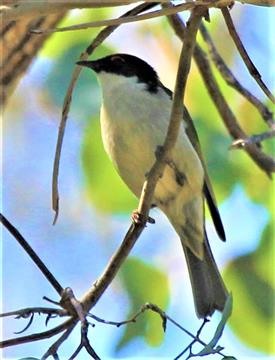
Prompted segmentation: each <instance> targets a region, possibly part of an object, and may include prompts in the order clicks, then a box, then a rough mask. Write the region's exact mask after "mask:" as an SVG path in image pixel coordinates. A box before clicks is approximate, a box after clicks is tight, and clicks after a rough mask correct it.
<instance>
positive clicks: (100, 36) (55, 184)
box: [52, 3, 157, 224]
mask: <svg viewBox="0 0 275 360" xmlns="http://www.w3.org/2000/svg"><path fill="white" fill-rule="evenodd" d="M155 5H157V3H152V4H141V5H139V6H137V7H135V8H134V9H132V10H130V11H128V12H126V13H125V14H124V15H122V17H125V16H128V15H134V14H139V13H140V12H142V11H145V10H148V9H150V8H151V7H153V6H155ZM117 27H118V25H113V26H108V27H106V28H104V29H103V30H102V31H100V33H99V34H98V35H97V36H96V38H95V39H94V40H93V42H92V43H91V44H90V45H89V46H88V47H87V49H86V50H85V51H84V52H83V53H82V54H81V55H80V58H79V60H87V58H88V56H89V55H91V54H92V53H93V52H94V50H95V49H96V48H97V47H98V46H99V45H100V44H101V43H102V42H103V41H104V40H105V39H106V38H107V37H108V36H109V35H111V33H112V32H113V31H114V30H115V29H116V28H117ZM81 69H82V68H81V66H76V67H75V69H74V71H73V74H72V78H71V81H70V84H69V87H68V89H67V92H66V95H65V98H64V102H63V108H62V118H61V121H60V124H59V131H58V138H57V144H56V150H55V158H54V165H53V176H52V208H53V210H54V211H55V217H54V221H53V223H54V224H55V222H56V220H57V217H58V213H59V193H58V175H59V164H60V157H61V149H62V144H63V138H64V134H65V128H66V123H67V118H68V114H69V111H70V105H71V101H72V94H73V90H74V87H75V84H76V81H77V79H78V77H79V74H80V72H81Z"/></svg>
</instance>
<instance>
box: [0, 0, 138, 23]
mask: <svg viewBox="0 0 275 360" xmlns="http://www.w3.org/2000/svg"><path fill="white" fill-rule="evenodd" d="M133 2H136V1H135V0H132V1H131V0H126V1H119V0H116V1H111V0H84V1H83V0H70V1H55V0H35V1H33V0H29V1H26V0H23V1H22V0H21V1H20V0H19V1H18V0H9V1H8V3H7V5H6V6H0V16H2V17H3V20H5V21H13V20H18V19H22V18H25V17H37V16H47V15H49V14H54V13H58V12H60V11H64V12H65V11H68V10H71V9H81V8H101V7H110V6H112V7H114V6H120V5H127V4H131V3H133ZM2 3H3V1H2Z"/></svg>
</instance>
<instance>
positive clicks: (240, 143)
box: [230, 129, 275, 149]
mask: <svg viewBox="0 0 275 360" xmlns="http://www.w3.org/2000/svg"><path fill="white" fill-rule="evenodd" d="M273 137H275V129H274V130H271V131H267V132H264V133H262V134H258V135H252V136H250V137H248V138H246V139H237V140H235V141H234V142H233V143H232V145H231V146H230V148H231V149H236V148H243V147H244V146H246V145H247V144H257V145H258V144H259V143H261V142H262V141H264V140H267V139H271V138H273Z"/></svg>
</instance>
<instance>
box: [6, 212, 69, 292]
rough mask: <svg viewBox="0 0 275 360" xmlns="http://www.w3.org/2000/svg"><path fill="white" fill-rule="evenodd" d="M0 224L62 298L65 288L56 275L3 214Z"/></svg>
mask: <svg viewBox="0 0 275 360" xmlns="http://www.w3.org/2000/svg"><path fill="white" fill-rule="evenodd" d="M0 222H1V223H2V224H3V225H4V226H5V228H6V229H7V230H8V231H9V232H10V233H11V234H12V235H13V237H14V238H15V239H16V241H17V242H18V243H19V244H20V245H21V246H22V248H23V249H24V250H25V251H26V253H27V254H28V255H29V257H30V258H31V259H32V260H33V262H34V263H35V265H36V266H37V267H38V268H39V270H40V271H41V272H42V274H43V275H44V276H45V277H46V279H47V280H48V281H49V283H50V284H51V285H52V286H53V288H54V289H55V290H56V291H57V292H58V294H59V295H60V296H62V294H63V291H64V289H63V287H62V286H61V285H60V283H59V282H58V281H57V279H56V278H55V277H54V275H53V274H52V273H51V272H50V271H49V269H48V268H47V266H46V265H45V264H44V263H43V261H42V260H41V259H40V258H39V256H38V255H37V254H36V253H35V251H34V250H33V249H32V248H31V246H30V245H29V244H28V243H27V241H26V240H25V239H24V237H23V236H22V235H21V234H20V232H19V231H18V230H17V229H16V228H15V227H14V226H13V225H12V224H11V223H10V222H9V220H8V219H6V218H5V216H4V215H2V214H1V213H0Z"/></svg>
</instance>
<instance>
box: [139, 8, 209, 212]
mask: <svg viewBox="0 0 275 360" xmlns="http://www.w3.org/2000/svg"><path fill="white" fill-rule="evenodd" d="M205 10H206V8H204V7H196V8H195V9H194V10H193V11H192V13H191V16H190V19H189V21H188V23H189V26H188V27H187V29H186V36H185V41H184V43H183V45H182V50H181V54H180V59H179V66H178V72H177V78H176V84H175V89H174V96H173V103H172V109H171V115H170V122H169V126H168V130H167V135H166V138H165V141H164V144H163V147H162V152H161V154H160V156H158V158H157V160H156V161H155V163H154V165H153V167H152V168H151V170H150V171H149V173H148V177H147V179H146V180H145V182H144V185H143V188H142V191H141V196H140V201H139V206H138V212H139V213H140V214H142V215H143V216H144V217H145V218H147V217H148V213H149V210H150V206H151V203H152V198H153V194H154V190H155V187H156V184H157V182H158V180H159V178H160V177H161V176H162V173H163V171H164V168H165V166H166V164H167V161H169V158H170V154H171V151H172V149H173V147H174V145H175V143H176V140H177V137H178V132H179V128H180V124H181V121H182V114H183V103H182V102H183V101H184V96H185V88H186V83H187V78H188V74H189V70H190V66H191V59H192V55H193V50H194V47H195V43H196V35H197V31H198V27H199V25H200V23H201V19H202V16H203V14H204V13H205Z"/></svg>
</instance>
